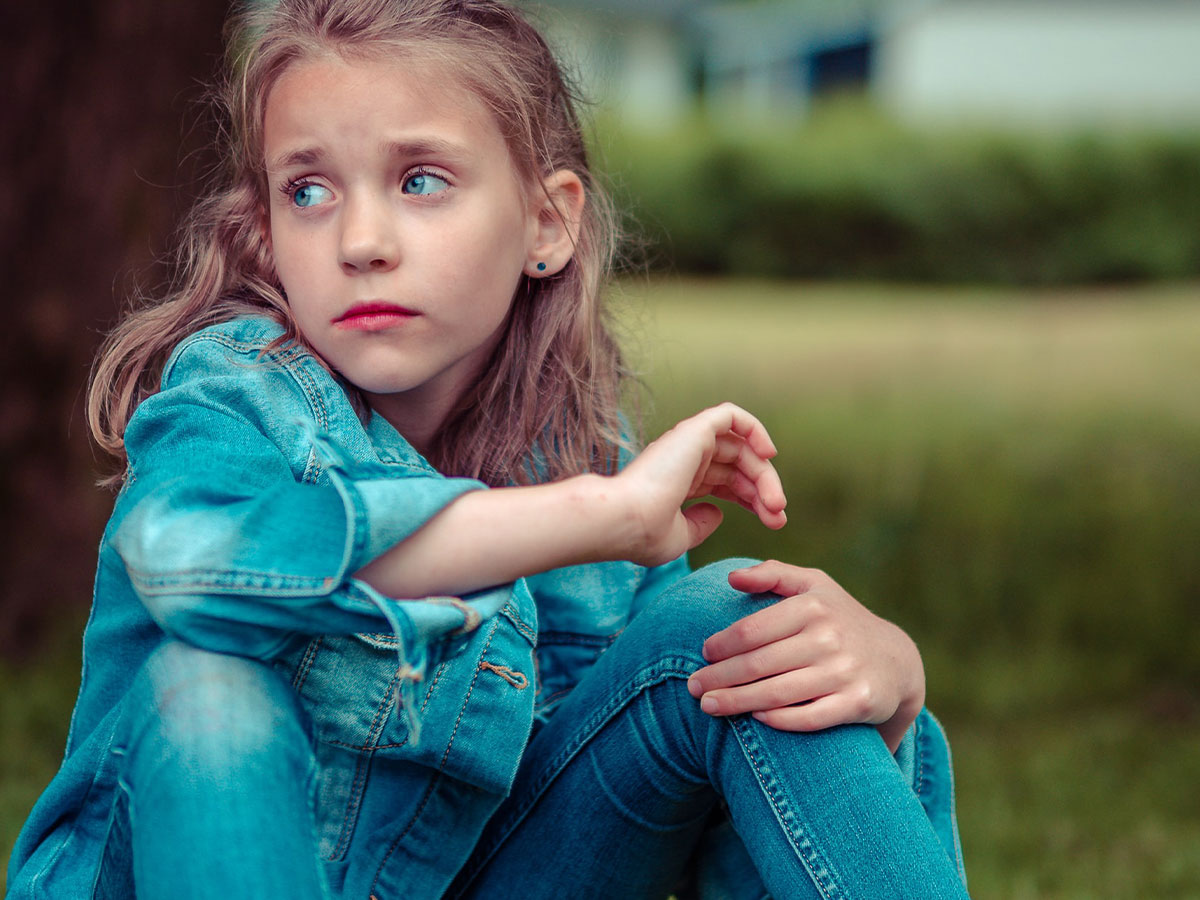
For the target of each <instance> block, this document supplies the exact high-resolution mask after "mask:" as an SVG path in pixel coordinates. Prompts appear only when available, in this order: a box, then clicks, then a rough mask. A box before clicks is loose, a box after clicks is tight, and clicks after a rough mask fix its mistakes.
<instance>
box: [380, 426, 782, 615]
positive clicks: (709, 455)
mask: <svg viewBox="0 0 1200 900" xmlns="http://www.w3.org/2000/svg"><path fill="white" fill-rule="evenodd" d="M774 455H775V447H774V445H773V444H772V443H771V439H770V438H769V437H768V435H767V432H766V430H765V429H764V428H763V426H762V424H761V423H760V422H759V421H758V420H757V419H755V418H754V417H753V416H751V415H750V414H749V413H747V412H745V411H744V410H742V409H739V408H738V407H736V406H733V405H732V404H724V405H722V406H717V407H713V408H712V409H707V410H705V411H703V412H701V413H699V414H698V415H695V416H693V417H691V418H690V419H685V420H684V421H683V422H680V423H679V424H678V425H676V426H675V427H674V428H672V429H671V430H670V431H668V432H667V433H666V434H664V435H663V436H662V437H661V438H659V439H658V440H657V441H655V442H654V443H652V444H650V445H649V446H648V447H647V448H646V449H645V450H643V451H642V453H641V454H639V455H638V457H637V458H636V459H634V460H633V462H631V463H630V464H629V465H628V466H626V467H625V468H624V469H623V470H622V471H621V472H620V473H619V474H617V475H614V476H611V477H603V476H598V475H581V476H576V477H574V478H568V479H566V480H564V481H560V482H555V483H552V484H545V485H536V486H533V487H514V488H497V489H493V490H489V491H480V492H476V493H471V494H465V495H463V496H461V497H459V498H457V499H456V500H454V501H453V502H451V503H450V504H449V505H447V506H446V507H445V509H443V510H442V511H441V512H440V513H439V514H438V515H436V516H434V517H433V518H432V519H431V520H430V521H429V522H428V523H427V524H426V525H425V526H424V527H423V528H421V529H420V530H419V531H418V532H417V533H415V534H414V535H412V536H411V537H409V538H408V539H406V540H404V541H402V542H400V543H399V544H397V545H396V546H395V547H393V548H392V549H390V550H388V551H386V552H385V553H383V554H382V555H381V556H379V557H378V558H377V559H375V560H374V561H373V562H371V563H370V564H369V565H367V566H364V567H363V568H362V569H361V570H360V571H359V572H358V573H357V574H358V577H359V578H361V579H362V580H363V581H365V582H367V583H368V584H370V585H372V586H373V587H375V588H376V589H377V590H379V591H381V592H382V593H384V594H389V595H392V596H424V595H425V594H429V593H450V594H455V593H462V592H467V591H472V590H476V589H479V588H482V587H486V586H489V585H494V584H498V583H502V582H506V581H511V580H513V579H514V578H517V577H520V576H522V575H530V574H533V573H535V572H541V571H545V570H547V569H551V568H558V567H561V566H567V565H577V564H581V563H590V562H602V561H605V560H617V559H626V560H630V561H632V562H636V563H639V564H642V565H646V566H657V565H661V564H663V563H666V562H669V561H670V560H673V559H675V558H676V557H678V556H680V555H681V554H682V553H684V552H685V551H686V550H688V549H690V548H692V547H695V546H696V545H697V544H699V543H700V542H701V541H703V540H704V539H705V538H707V537H708V536H709V535H710V534H712V532H713V531H714V530H715V529H716V528H717V526H718V525H719V524H720V521H721V513H720V511H719V510H718V509H717V508H716V507H715V506H713V505H712V504H709V503H698V504H695V505H692V506H689V507H688V508H687V509H683V508H682V505H683V503H685V502H686V501H688V500H692V499H695V498H698V497H704V496H714V497H719V498H722V499H727V500H732V501H734V502H737V503H739V504H740V505H742V506H744V507H745V508H747V509H749V510H751V511H753V512H754V513H755V514H756V515H757V516H758V517H759V519H760V520H762V522H763V523H764V524H765V525H767V526H768V527H771V528H780V527H782V526H783V524H784V523H785V522H786V521H787V519H786V516H785V515H784V513H783V507H784V505H785V504H786V500H785V498H784V495H783V488H782V486H781V485H780V483H779V476H778V475H777V474H776V473H775V469H774V467H773V466H771V464H770V462H769V459H770V458H771V457H772V456H774Z"/></svg>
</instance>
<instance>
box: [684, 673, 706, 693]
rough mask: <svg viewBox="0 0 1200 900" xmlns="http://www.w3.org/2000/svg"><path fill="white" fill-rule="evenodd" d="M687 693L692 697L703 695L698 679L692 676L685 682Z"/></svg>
mask: <svg viewBox="0 0 1200 900" xmlns="http://www.w3.org/2000/svg"><path fill="white" fill-rule="evenodd" d="M687 689H688V693H689V694H691V695H692V696H693V697H699V696H700V694H701V693H703V688H701V687H700V679H699V678H697V677H696V676H695V675H693V676H692V677H691V678H689V679H688V682H687Z"/></svg>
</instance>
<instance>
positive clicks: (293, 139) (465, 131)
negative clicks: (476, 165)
mask: <svg viewBox="0 0 1200 900" xmlns="http://www.w3.org/2000/svg"><path fill="white" fill-rule="evenodd" d="M334 137H336V138H337V139H338V140H339V141H343V142H355V141H359V140H361V141H372V142H379V141H383V142H388V141H391V142H404V141H412V140H413V139H416V138H424V139H427V140H428V139H432V140H433V141H435V142H437V141H449V142H454V143H460V144H463V145H466V146H469V147H471V148H476V149H478V150H479V151H480V152H489V153H501V154H503V156H504V157H505V158H508V152H507V151H508V148H507V145H506V144H505V142H504V138H503V136H502V135H501V133H500V129H499V127H498V126H497V124H496V121H495V117H494V116H493V114H492V113H491V111H490V110H489V109H488V108H487V106H486V105H485V104H484V103H483V101H482V100H481V99H480V98H479V97H478V96H476V95H475V93H474V92H472V91H471V90H470V89H469V88H468V87H467V86H466V85H465V84H464V83H463V80H462V78H461V77H460V76H459V75H458V74H457V73H455V72H454V71H453V70H452V68H451V67H450V66H449V65H448V64H446V63H438V62H435V61H431V60H422V59H418V58H389V59H384V58H377V57H357V56H351V57H345V56H341V55H339V54H336V53H328V54H322V55H319V56H314V57H307V58H303V59H300V60H297V61H295V62H293V63H291V64H290V65H289V66H288V67H287V68H286V69H285V70H284V71H283V72H282V73H281V74H280V75H279V77H278V78H277V79H276V80H275V82H274V84H273V85H272V87H271V89H270V91H269V92H268V94H267V99H266V104H265V108H264V113H263V143H264V150H265V152H266V156H267V161H268V164H270V162H271V161H272V159H278V158H279V155H280V154H281V153H282V154H287V153H288V152H289V151H295V150H297V149H302V148H301V147H300V145H303V144H309V143H317V144H320V143H322V142H323V141H324V140H327V139H330V138H334ZM291 145H295V146H291Z"/></svg>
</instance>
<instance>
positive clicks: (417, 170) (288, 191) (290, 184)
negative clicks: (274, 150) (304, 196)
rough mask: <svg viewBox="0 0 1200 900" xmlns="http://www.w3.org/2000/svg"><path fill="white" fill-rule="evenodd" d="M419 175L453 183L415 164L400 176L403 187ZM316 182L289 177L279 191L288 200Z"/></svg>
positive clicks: (306, 178)
mask: <svg viewBox="0 0 1200 900" xmlns="http://www.w3.org/2000/svg"><path fill="white" fill-rule="evenodd" d="M417 175H432V176H433V177H434V178H440V179H441V180H442V181H444V182H446V184H448V185H452V184H453V183H452V182H451V181H450V179H449V178H447V177H446V175H444V174H443V173H441V172H439V171H437V170H436V169H432V168H430V167H429V166H424V165H422V166H414V167H413V168H411V169H407V170H405V172H404V174H403V175H402V176H401V177H400V185H401V187H403V186H404V184H405V183H406V182H407V181H408V180H409V179H410V178H413V177H415V176H417ZM316 183H317V182H316V181H314V180H313V179H312V178H310V177H309V176H308V175H303V176H301V177H299V178H289V179H288V180H287V181H285V182H284V183H283V184H281V185H279V193H281V194H283V196H284V197H286V198H287V199H288V200H291V199H292V197H293V196H294V195H295V193H296V191H298V190H300V188H302V187H307V186H308V185H310V184H316Z"/></svg>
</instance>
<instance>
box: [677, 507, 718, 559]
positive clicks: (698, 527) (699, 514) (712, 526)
mask: <svg viewBox="0 0 1200 900" xmlns="http://www.w3.org/2000/svg"><path fill="white" fill-rule="evenodd" d="M723 517H724V514H723V513H722V512H721V510H720V509H718V508H717V507H715V506H713V505H712V504H711V503H693V504H692V505H691V506H689V507H688V508H687V509H685V510H684V511H683V518H684V520H685V521H686V522H687V527H688V549H689V550H691V549H692V548H693V547H697V546H699V545H700V544H702V543H703V542H704V541H705V540H707V539H708V537H709V535H711V534H712V533H713V532H714V531H716V530H717V526H718V525H720V524H721V519H722V518H723Z"/></svg>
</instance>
